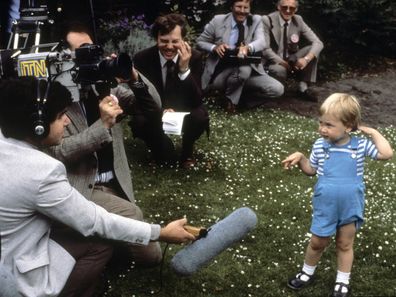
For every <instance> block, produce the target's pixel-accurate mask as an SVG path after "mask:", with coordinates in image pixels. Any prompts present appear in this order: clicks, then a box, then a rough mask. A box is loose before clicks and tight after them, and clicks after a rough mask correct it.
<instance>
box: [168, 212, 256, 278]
mask: <svg viewBox="0 0 396 297" xmlns="http://www.w3.org/2000/svg"><path fill="white" fill-rule="evenodd" d="M256 224H257V216H256V214H255V213H254V212H253V210H251V209H250V208H248V207H242V208H238V209H237V210H235V211H233V212H232V213H231V214H230V215H228V216H227V217H225V218H224V219H223V220H221V221H219V222H217V223H216V224H214V225H213V226H212V227H210V228H209V229H208V230H209V231H208V234H207V235H206V236H205V237H203V238H200V239H199V240H196V241H194V242H193V243H192V244H190V245H188V246H187V247H185V248H184V249H182V250H180V251H179V252H177V253H176V255H175V256H174V257H173V258H172V260H171V267H172V268H173V270H174V271H175V272H176V273H177V274H179V275H182V276H189V275H192V274H193V273H195V272H196V271H197V270H198V269H200V268H201V267H202V266H204V265H205V264H207V263H208V262H209V261H211V260H212V259H213V258H214V257H215V256H217V255H218V254H220V253H221V252H222V251H224V250H225V249H226V248H228V247H229V246H231V245H232V244H233V243H235V242H238V241H240V240H241V239H242V238H243V237H244V236H245V235H246V234H247V233H248V232H250V231H251V230H253V229H254V227H255V226H256Z"/></svg>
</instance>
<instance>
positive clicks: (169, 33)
mask: <svg viewBox="0 0 396 297" xmlns="http://www.w3.org/2000/svg"><path fill="white" fill-rule="evenodd" d="M186 25H187V22H186V19H185V17H184V16H183V15H180V14H176V13H172V14H168V15H165V16H160V17H158V18H157V19H156V20H155V22H154V25H153V28H152V35H153V37H154V38H155V40H156V43H157V44H156V45H155V46H153V47H150V48H148V49H145V50H143V51H141V52H138V53H137V54H136V55H135V57H134V65H135V67H136V69H137V70H138V71H139V72H140V73H142V74H143V75H144V76H145V77H147V78H148V79H149V81H151V82H152V83H153V85H154V86H155V87H156V89H157V91H158V93H159V94H160V97H161V102H162V108H158V110H156V111H154V112H153V111H145V110H143V111H142V112H141V113H140V114H139V115H135V116H134V117H133V119H132V121H131V122H130V126H131V128H132V132H133V135H134V137H138V138H141V139H142V140H143V141H145V143H146V144H147V146H148V148H149V149H150V150H151V151H152V153H153V157H154V159H155V161H156V162H157V163H159V164H163V163H173V161H174V159H175V149H174V145H173V143H172V140H171V139H170V138H169V137H168V136H167V135H165V133H164V131H163V129H162V120H161V119H162V115H163V113H165V112H175V111H177V112H189V113H190V114H188V115H186V116H185V118H184V123H183V128H182V131H183V139H182V150H181V156H180V161H181V166H182V167H184V168H190V167H192V166H194V164H195V162H196V161H195V160H194V158H193V146H194V142H195V141H196V140H197V139H198V138H199V137H200V136H201V135H202V133H203V132H204V131H205V130H208V128H209V116H208V112H207V110H206V108H205V107H204V105H203V102H202V90H201V74H202V60H201V54H200V53H199V52H198V51H196V50H194V49H191V47H190V45H189V44H188V43H187V42H186V41H184V38H185V36H186V33H187V32H186Z"/></svg>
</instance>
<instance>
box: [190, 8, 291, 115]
mask: <svg viewBox="0 0 396 297" xmlns="http://www.w3.org/2000/svg"><path fill="white" fill-rule="evenodd" d="M250 4H251V1H250V0H232V1H230V6H231V13H228V14H221V15H216V16H215V17H214V18H213V19H212V20H211V21H210V22H209V24H207V25H206V26H205V29H204V31H203V32H202V34H201V35H200V36H199V37H198V39H197V47H198V49H200V50H203V51H205V52H207V53H209V55H208V57H207V60H206V64H205V69H204V73H203V76H202V88H203V89H204V90H213V89H216V90H221V91H223V92H224V95H225V100H226V104H225V108H226V111H228V112H229V113H234V112H235V108H236V106H237V105H238V104H239V102H240V98H241V94H242V91H247V92H248V93H250V97H249V96H247V97H246V98H245V99H246V102H245V103H246V105H247V106H254V105H258V104H260V102H262V100H264V99H265V98H276V97H280V96H281V95H282V94H283V85H282V84H281V83H280V82H278V81H277V80H275V79H274V78H272V77H270V76H269V75H268V74H267V73H266V72H265V71H264V68H263V65H262V64H261V60H260V59H257V62H256V63H249V62H250V61H249V60H248V59H247V58H246V57H247V56H252V55H255V54H258V53H259V54H260V53H261V51H262V50H263V49H264V48H265V47H266V44H265V40H264V32H263V24H262V21H261V17H260V16H258V15H251V14H250ZM229 53H231V55H233V56H236V57H237V58H230V54H229ZM246 61H249V62H246ZM249 99H250V100H249ZM253 99H254V100H253Z"/></svg>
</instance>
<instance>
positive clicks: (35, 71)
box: [19, 60, 47, 78]
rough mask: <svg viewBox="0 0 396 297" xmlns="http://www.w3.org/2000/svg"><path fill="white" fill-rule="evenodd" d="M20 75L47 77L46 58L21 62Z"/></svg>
mask: <svg viewBox="0 0 396 297" xmlns="http://www.w3.org/2000/svg"><path fill="white" fill-rule="evenodd" d="M19 70H20V74H19V75H20V76H35V77H37V78H46V77H47V66H46V65H45V60H25V61H20V62H19Z"/></svg>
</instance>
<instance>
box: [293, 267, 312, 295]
mask: <svg viewBox="0 0 396 297" xmlns="http://www.w3.org/2000/svg"><path fill="white" fill-rule="evenodd" d="M303 275H306V276H307V277H308V280H307V281H304V280H302V279H301V277H302V276H303ZM313 280H314V276H313V275H309V274H306V273H305V272H304V271H302V270H301V271H300V272H299V273H297V275H296V276H295V277H294V278H291V279H289V281H288V282H287V286H288V287H289V288H290V289H293V290H300V289H303V288H305V287H307V286H309V285H310V284H311V283H312V282H313Z"/></svg>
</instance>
